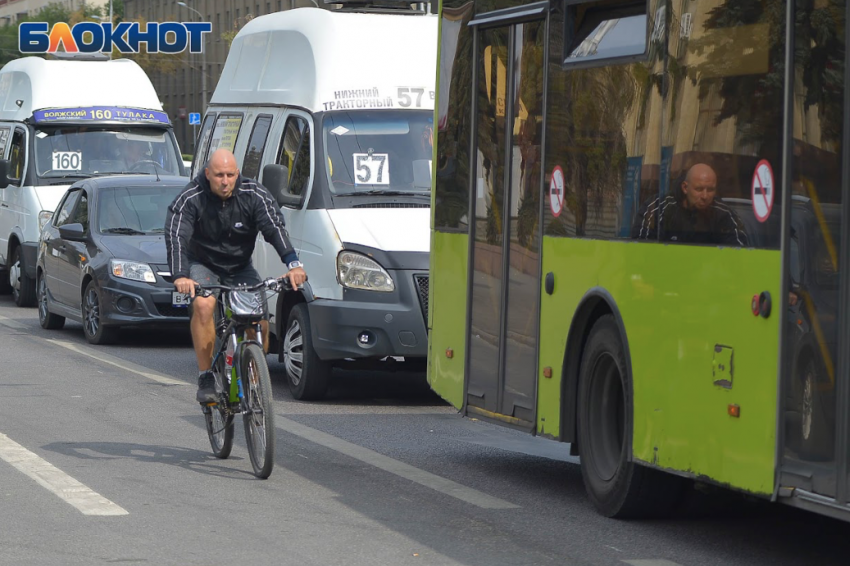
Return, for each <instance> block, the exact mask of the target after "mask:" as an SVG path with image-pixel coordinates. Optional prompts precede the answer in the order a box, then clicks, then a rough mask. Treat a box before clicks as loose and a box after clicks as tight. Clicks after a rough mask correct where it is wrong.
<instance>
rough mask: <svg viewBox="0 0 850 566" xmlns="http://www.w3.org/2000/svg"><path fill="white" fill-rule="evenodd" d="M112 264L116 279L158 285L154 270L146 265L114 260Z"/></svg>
mask: <svg viewBox="0 0 850 566" xmlns="http://www.w3.org/2000/svg"><path fill="white" fill-rule="evenodd" d="M110 263H111V264H112V275H114V276H115V277H121V278H122V279H132V280H133V281H144V282H145V283H156V276H155V275H154V274H153V269H151V266H150V265H148V264H146V263H138V262H135V261H126V260H123V259H113V260H112V261H111V262H110Z"/></svg>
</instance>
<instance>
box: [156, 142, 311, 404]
mask: <svg viewBox="0 0 850 566" xmlns="http://www.w3.org/2000/svg"><path fill="white" fill-rule="evenodd" d="M260 232H262V234H263V237H264V238H265V240H266V241H267V242H268V243H269V244H271V245H272V246H273V247H274V249H275V250H276V251H277V253H278V255H279V256H280V259H281V260H282V261H283V263H284V265H286V266H287V267H288V268H289V271H288V272H287V276H288V277H289V280H290V282H291V283H292V284H293V286H297V285H300V284H301V283H303V282H304V281H305V280H306V278H307V275H306V274H305V273H304V269H303V267H302V266H301V262H299V261H298V255H297V254H296V253H295V250H294V249H293V248H292V244H291V243H290V242H289V237H288V236H287V234H286V230H285V229H284V226H283V218H282V217H281V215H280V209H279V208H278V206H277V203H276V202H275V200H274V199H273V198H272V196H271V194H270V193H269V192H268V191H267V190H266V189H265V187H263V186H262V185H260V184H259V183H257V182H256V181H252V180H251V179H247V178H245V177H243V176H242V175H240V174H239V169H238V168H237V167H236V158H235V157H234V156H233V154H232V153H231V152H230V151H228V150H226V149H217V150H216V151H215V152H213V154H212V155H211V156H210V159H209V163H208V164H207V166H206V167H205V168H204V172H203V173H201V174H200V175H198V176H197V177H195V178H194V179H192V181H191V182H190V183H189V184H188V185H186V188H184V189H183V191H182V192H181V193H180V194H179V195H177V198H175V199H174V202H172V203H171V206H170V207H169V209H168V216H167V217H166V219H165V244H166V248H167V250H168V265H169V267H170V268H171V275H172V277H173V278H174V286H175V287H176V289H177V291H179V292H181V293H186V294H188V295H191V296H192V297H194V296H195V285H196V284H200V285H202V286H203V285H237V284H247V285H254V284H257V283H259V282H260V281H261V279H260V275H259V274H258V273H257V270H256V269H254V266H253V265H251V255H252V254H253V252H254V244H255V243H256V241H257V234H258V233H260ZM215 302H216V298H215V296H212V297H196V298H195V299H194V300H193V301H192V320H191V323H190V327H191V330H192V342H193V344H194V346H195V355H196V357H197V359H198V393H197V395H196V399H197V401H198V402H199V403H214V402H215V401H216V400H217V393H216V390H215V377H214V376H213V374H212V372H211V371H210V368H211V365H212V354H213V345H214V342H215V322H214V313H215ZM262 324H263V335H264V337H265V338H268V321H263V322H262Z"/></svg>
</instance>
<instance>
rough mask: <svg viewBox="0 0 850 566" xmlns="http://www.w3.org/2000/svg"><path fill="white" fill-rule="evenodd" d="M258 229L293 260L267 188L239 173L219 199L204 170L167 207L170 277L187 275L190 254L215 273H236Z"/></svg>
mask: <svg viewBox="0 0 850 566" xmlns="http://www.w3.org/2000/svg"><path fill="white" fill-rule="evenodd" d="M259 232H262V233H263V237H264V238H265V239H266V241H267V242H268V243H270V244H271V245H272V246H274V249H275V250H277V253H278V254H279V255H280V257H281V259H282V260H283V261H284V262H287V261H288V260H294V259H297V256H296V255H295V251H294V250H293V248H292V244H291V243H290V242H289V237H288V236H287V234H286V229H285V228H284V225H283V218H282V217H281V215H280V210H279V209H278V206H277V203H276V202H275V200H274V199H273V198H272V196H271V194H270V193H269V192H268V190H266V188H265V187H263V186H262V185H260V184H259V183H257V182H256V181H252V180H251V179H247V178H245V177H243V176H242V175H239V177H238V178H237V180H236V186H235V187H234V188H233V193H232V195H231V197H230V198H228V199H227V200H221V198H219V197H218V196H216V195H215V194H214V193H213V192H212V189H210V183H209V181H208V180H207V178H206V175H204V173H203V172H202V173H201V174H200V175H198V176H197V177H195V178H194V179H193V180H192V181H191V182H190V183H189V184H188V185H186V188H185V189H183V191H182V192H181V193H180V194H179V195H177V198H175V199H174V202H172V203H171V206H169V207H168V216H167V217H166V219H165V245H166V248H167V250H168V265H169V267H170V268H171V273H172V276H173V277H174V279H178V278H180V277H188V276H189V261H190V259H191V260H192V261H194V262H199V263H202V264H204V265H205V266H207V267H208V268H210V269H211V270H212V271H213V272H216V273H220V274H233V273H237V272H239V271H240V270H242V269H244V268H245V267H247V266H248V265H249V264H250V263H251V254H253V253H254V245H255V243H256V241H257V233H259Z"/></svg>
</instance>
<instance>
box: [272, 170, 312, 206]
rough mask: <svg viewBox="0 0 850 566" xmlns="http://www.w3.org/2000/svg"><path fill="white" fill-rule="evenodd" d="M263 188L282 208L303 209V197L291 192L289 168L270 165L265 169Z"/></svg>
mask: <svg viewBox="0 0 850 566" xmlns="http://www.w3.org/2000/svg"><path fill="white" fill-rule="evenodd" d="M263 186H265V187H266V188H267V189H268V190H269V192H270V193H271V194H272V196H273V197H274V198H275V200H276V201H277V204H279V205H280V206H287V207H289V208H301V201H302V196H301V195H293V194H292V193H290V192H289V168H287V167H286V166H284V165H277V164H269V165H266V166H265V167H263Z"/></svg>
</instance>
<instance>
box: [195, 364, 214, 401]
mask: <svg viewBox="0 0 850 566" xmlns="http://www.w3.org/2000/svg"><path fill="white" fill-rule="evenodd" d="M195 399H196V400H197V401H198V403H215V402H216V401H218V395H217V394H216V392H215V376H214V375H213V372H211V371H205V372H204V373H202V374H201V375H199V376H198V394H197V395H195Z"/></svg>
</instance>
